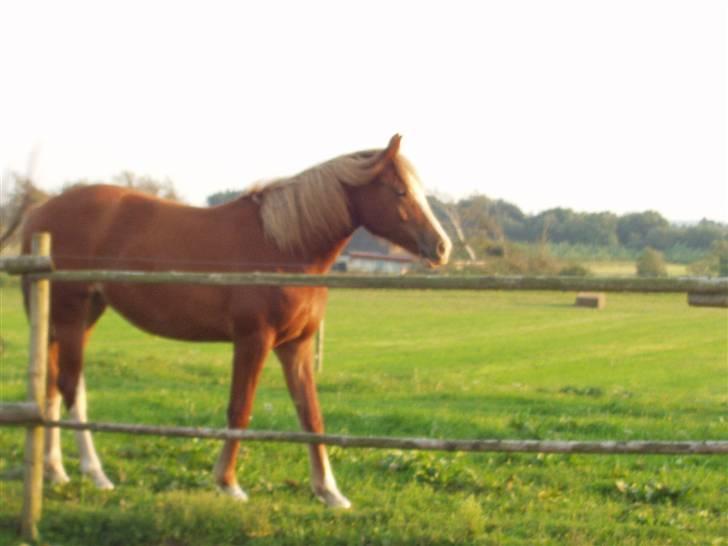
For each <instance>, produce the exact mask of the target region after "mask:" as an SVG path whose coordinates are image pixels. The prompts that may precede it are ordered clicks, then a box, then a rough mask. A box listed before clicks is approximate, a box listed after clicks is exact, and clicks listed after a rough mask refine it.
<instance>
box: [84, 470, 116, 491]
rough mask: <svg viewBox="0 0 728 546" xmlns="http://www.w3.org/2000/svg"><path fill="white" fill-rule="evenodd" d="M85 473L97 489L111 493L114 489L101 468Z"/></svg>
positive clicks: (85, 471)
mask: <svg viewBox="0 0 728 546" xmlns="http://www.w3.org/2000/svg"><path fill="white" fill-rule="evenodd" d="M83 473H84V474H86V475H87V476H88V477H89V479H90V480H91V481H92V482H94V485H95V486H96V488H97V489H101V490H103V491H111V490H112V489H113V488H114V484H113V483H112V482H111V480H110V479H109V478H107V477H106V474H104V471H103V470H101V469H100V468H94V469H91V470H84V471H83Z"/></svg>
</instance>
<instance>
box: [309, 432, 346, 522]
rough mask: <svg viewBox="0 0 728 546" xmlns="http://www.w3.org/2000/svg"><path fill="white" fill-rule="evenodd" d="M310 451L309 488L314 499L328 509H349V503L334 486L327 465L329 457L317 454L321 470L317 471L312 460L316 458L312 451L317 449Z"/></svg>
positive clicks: (329, 466)
mask: <svg viewBox="0 0 728 546" xmlns="http://www.w3.org/2000/svg"><path fill="white" fill-rule="evenodd" d="M310 449H311V457H310V460H311V481H312V483H311V487H312V489H313V492H314V493H315V494H316V497H317V498H318V499H319V500H320V501H321V502H323V503H324V504H325V505H326V506H328V507H329V508H341V509H344V510H345V509H348V508H351V502H349V499H347V498H346V497H345V496H344V495H342V494H341V491H339V487H338V486H337V485H336V478H334V473H333V472H332V471H331V464H330V463H329V456H328V454H327V453H326V451H323V453H321V452H319V453H318V456H319V457H320V463H321V470H319V469H318V468H317V467H316V466H315V463H314V459H315V458H316V456H317V455H315V454H314V451H315V450H317V448H316V447H315V446H311V447H310ZM322 474H323V475H322Z"/></svg>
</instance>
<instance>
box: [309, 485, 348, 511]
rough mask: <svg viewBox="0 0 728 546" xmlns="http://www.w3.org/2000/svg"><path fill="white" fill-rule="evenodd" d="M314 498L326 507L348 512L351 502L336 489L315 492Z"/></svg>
mask: <svg viewBox="0 0 728 546" xmlns="http://www.w3.org/2000/svg"><path fill="white" fill-rule="evenodd" d="M315 494H316V498H317V499H318V500H320V501H321V502H323V503H324V504H325V505H326V506H327V507H329V508H334V509H337V510H348V509H349V508H351V502H349V499H347V498H346V497H345V496H344V495H342V494H341V493H340V492H339V490H338V489H327V490H320V491H315Z"/></svg>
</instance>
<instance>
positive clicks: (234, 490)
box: [217, 483, 248, 502]
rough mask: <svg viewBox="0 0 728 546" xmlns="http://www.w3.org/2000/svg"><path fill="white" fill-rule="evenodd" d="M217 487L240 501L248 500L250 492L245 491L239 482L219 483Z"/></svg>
mask: <svg viewBox="0 0 728 546" xmlns="http://www.w3.org/2000/svg"><path fill="white" fill-rule="evenodd" d="M217 488H218V489H219V490H220V492H221V493H222V494H224V495H227V496H228V497H231V498H233V499H235V500H236V501H238V502H248V494H247V493H246V492H245V491H243V490H242V489H241V488H240V486H239V485H238V484H237V483H235V484H233V485H218V486H217Z"/></svg>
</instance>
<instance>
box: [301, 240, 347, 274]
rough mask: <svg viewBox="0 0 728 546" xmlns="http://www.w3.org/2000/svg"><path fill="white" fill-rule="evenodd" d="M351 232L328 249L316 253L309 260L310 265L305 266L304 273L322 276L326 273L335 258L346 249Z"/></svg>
mask: <svg viewBox="0 0 728 546" xmlns="http://www.w3.org/2000/svg"><path fill="white" fill-rule="evenodd" d="M352 235H353V232H352V233H350V234H349V235H347V236H346V237H344V238H343V239H340V240H338V241H336V242H334V243H332V244H331V246H330V248H327V249H325V250H322V251H320V252H318V253H316V254H317V255H316V257H315V258H313V259H312V260H310V265H307V266H305V270H306V273H312V274H318V275H322V274H324V273H328V272H329V270H330V269H331V267H332V266H333V265H334V262H335V261H336V258H338V257H339V254H341V252H342V251H343V250H344V248H346V245H347V244H348V243H349V241H350V240H351V236H352Z"/></svg>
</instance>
